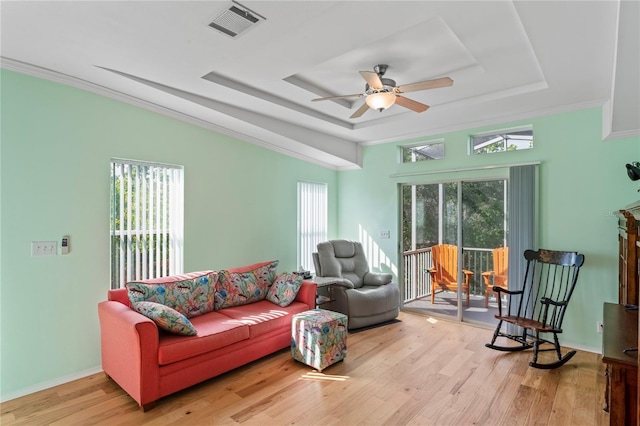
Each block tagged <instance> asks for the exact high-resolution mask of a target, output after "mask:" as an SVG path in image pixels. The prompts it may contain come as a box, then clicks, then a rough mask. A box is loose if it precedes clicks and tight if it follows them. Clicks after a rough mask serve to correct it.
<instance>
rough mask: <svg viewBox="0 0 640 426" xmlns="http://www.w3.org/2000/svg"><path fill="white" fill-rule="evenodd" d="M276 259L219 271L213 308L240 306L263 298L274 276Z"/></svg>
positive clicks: (276, 264) (276, 265)
mask: <svg viewBox="0 0 640 426" xmlns="http://www.w3.org/2000/svg"><path fill="white" fill-rule="evenodd" d="M277 267H278V261H277V260H274V261H269V262H262V263H256V264H253V265H249V266H245V267H242V268H232V269H228V270H222V271H220V275H219V280H218V284H217V286H216V292H215V309H216V310H219V309H223V308H228V307H232V306H242V305H245V304H247V303H253V302H257V301H260V300H262V299H264V298H265V297H266V295H267V291H268V289H269V286H270V285H271V284H273V281H274V279H275V277H276V268H277Z"/></svg>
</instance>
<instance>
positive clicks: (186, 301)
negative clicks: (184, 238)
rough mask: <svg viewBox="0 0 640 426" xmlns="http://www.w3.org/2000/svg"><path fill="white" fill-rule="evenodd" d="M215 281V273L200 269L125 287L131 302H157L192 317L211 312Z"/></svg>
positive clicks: (216, 277) (130, 283)
mask: <svg viewBox="0 0 640 426" xmlns="http://www.w3.org/2000/svg"><path fill="white" fill-rule="evenodd" d="M217 280H218V273H217V272H214V271H202V272H190V273H187V274H183V275H174V276H170V277H162V278H154V279H149V280H142V281H132V282H129V283H127V284H126V285H125V287H126V288H127V290H128V295H129V301H130V302H131V304H133V303H135V302H144V301H148V302H155V303H160V304H161V305H165V306H168V307H170V308H172V309H175V310H176V311H178V312H180V313H181V314H183V315H185V316H186V317H187V318H192V317H195V316H197V315H202V314H205V313H207V312H211V311H213V307H214V300H213V296H214V292H215V285H216V282H217Z"/></svg>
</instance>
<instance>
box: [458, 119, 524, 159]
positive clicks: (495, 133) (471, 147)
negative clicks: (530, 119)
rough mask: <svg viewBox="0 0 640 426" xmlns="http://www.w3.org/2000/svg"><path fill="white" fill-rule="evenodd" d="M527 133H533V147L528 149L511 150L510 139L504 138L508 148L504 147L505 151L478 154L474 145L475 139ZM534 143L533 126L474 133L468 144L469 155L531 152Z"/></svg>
mask: <svg viewBox="0 0 640 426" xmlns="http://www.w3.org/2000/svg"><path fill="white" fill-rule="evenodd" d="M527 131H530V132H531V141H530V145H531V146H530V147H528V148H516V149H514V150H509V146H508V145H507V143H508V142H507V141H508V138H504V137H503V141H504V144H505V145H506V146H505V147H504V149H501V150H499V151H487V152H478V151H477V150H476V147H475V145H474V139H475V138H484V137H487V136H494V137H499V136H504V135H508V134H512V133H519V132H527ZM534 141H535V135H534V133H533V126H532V125H526V126H519V127H510V128H506V129H496V130H490V131H487V132H480V133H474V134H471V135H469V143H468V147H469V155H485V154H498V153H501V152H509V151H526V150H529V149H533V147H534ZM485 142H486V141H485ZM496 142H498V141H496ZM481 149H482V148H481Z"/></svg>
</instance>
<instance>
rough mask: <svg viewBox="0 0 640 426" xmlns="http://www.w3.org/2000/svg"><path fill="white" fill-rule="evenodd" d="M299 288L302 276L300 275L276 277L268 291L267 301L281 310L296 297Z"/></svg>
mask: <svg viewBox="0 0 640 426" xmlns="http://www.w3.org/2000/svg"><path fill="white" fill-rule="evenodd" d="M301 286H302V275H300V274H281V275H278V276H277V277H276V280H275V281H274V283H273V285H272V286H271V288H270V289H269V293H268V294H267V300H268V301H270V302H273V303H275V304H276V305H279V306H282V307H283V308H284V307H286V306H289V305H290V304H291V302H293V299H295V298H296V296H297V295H298V290H300V287H301Z"/></svg>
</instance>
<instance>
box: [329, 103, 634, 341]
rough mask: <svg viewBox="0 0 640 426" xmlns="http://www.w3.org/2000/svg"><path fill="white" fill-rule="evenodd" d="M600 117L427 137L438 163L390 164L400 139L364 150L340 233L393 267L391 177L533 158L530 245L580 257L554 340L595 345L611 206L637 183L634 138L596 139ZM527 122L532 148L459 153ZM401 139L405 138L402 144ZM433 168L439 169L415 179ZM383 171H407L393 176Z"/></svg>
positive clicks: (609, 270)
mask: <svg viewBox="0 0 640 426" xmlns="http://www.w3.org/2000/svg"><path fill="white" fill-rule="evenodd" d="M601 117H602V115H601V110H600V109H599V108H595V109H588V110H582V111H577V112H570V113H564V114H558V115H554V116H549V117H543V118H537V119H533V120H529V121H521V122H516V123H508V124H503V125H499V126H492V127H486V128H479V129H473V130H469V131H463V132H452V133H447V134H444V135H437V136H433V137H429V138H426V140H435V139H440V138H442V139H444V141H445V144H446V159H443V160H438V161H427V162H420V163H413V164H399V162H398V157H399V156H398V145H400V144H402V143H398V144H384V145H376V146H369V147H365V149H364V152H363V169H362V170H357V171H349V172H343V173H340V175H339V181H338V186H339V188H340V191H339V197H338V205H339V206H340V208H339V215H338V224H339V234H340V236H341V237H344V238H353V239H357V238H361V237H362V235H363V234H364V235H365V236H366V237H367V239H368V240H369V241H368V244H369V245H370V246H374V247H376V250H377V251H379V253H378V254H379V255H380V256H381V258H382V257H384V256H388V258H389V261H388V263H387V264H386V265H385V264H384V263H383V262H381V264H380V266H379V269H381V270H391V271H397V269H398V250H399V249H398V244H399V238H398V237H399V236H398V227H399V212H398V184H399V183H406V182H413V183H415V182H420V183H426V182H435V181H438V180H458V179H470V178H476V177H493V176H507V170H506V169H505V168H501V169H494V170H478V171H473V172H470V171H467V172H464V173H462V172H455V173H451V172H450V173H446V170H452V169H459V168H476V167H484V166H493V165H509V164H516V163H526V162H537V161H539V162H540V163H541V165H540V182H539V183H540V194H539V199H540V204H539V217H540V221H539V238H538V241H539V246H540V247H544V248H549V249H557V250H571V251H579V252H581V253H583V254H585V256H586V263H585V266H584V268H583V269H582V272H581V276H580V280H579V285H578V287H577V289H576V292H575V294H574V298H573V300H572V303H571V306H570V308H569V309H568V312H567V317H566V319H565V323H564V329H565V337H564V340H563V344H567V345H570V344H573V345H575V346H576V347H578V348H586V349H591V350H593V351H600V347H601V336H600V335H599V334H597V333H596V331H595V330H596V321H598V320H601V319H602V303H603V302H605V301H617V280H618V271H617V260H616V256H617V250H618V245H617V231H616V219H615V217H614V216H613V215H612V212H613V211H615V210H617V209H619V208H622V207H624V206H627V205H629V204H631V203H632V202H634V201H636V200H638V199H639V198H640V196H639V194H638V192H636V190H637V188H638V183H637V182H632V181H631V180H629V179H628V178H627V176H626V170H625V168H624V164H625V163H627V162H630V161H634V160H639V159H640V139H639V138H631V139H626V140H615V141H607V142H603V141H602V130H601V120H602V118H601ZM528 124H532V125H533V129H534V137H535V146H534V148H533V149H532V150H527V151H517V152H505V153H499V154H493V155H483V156H469V155H467V140H468V135H469V134H471V133H476V132H483V131H487V130H493V129H505V128H509V127H514V126H522V125H528ZM407 142H412V141H405V142H403V143H407ZM435 170H440V171H443V172H444V173H442V174H436V175H426V174H425V175H422V176H419V175H416V174H419V173H420V172H429V171H435ZM392 174H408V176H405V177H394V178H392V177H390V175H392ZM411 174H413V175H411ZM382 230H391V239H384V240H383V239H380V238H379V236H380V231H382ZM382 254H384V256H383V255H382Z"/></svg>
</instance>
